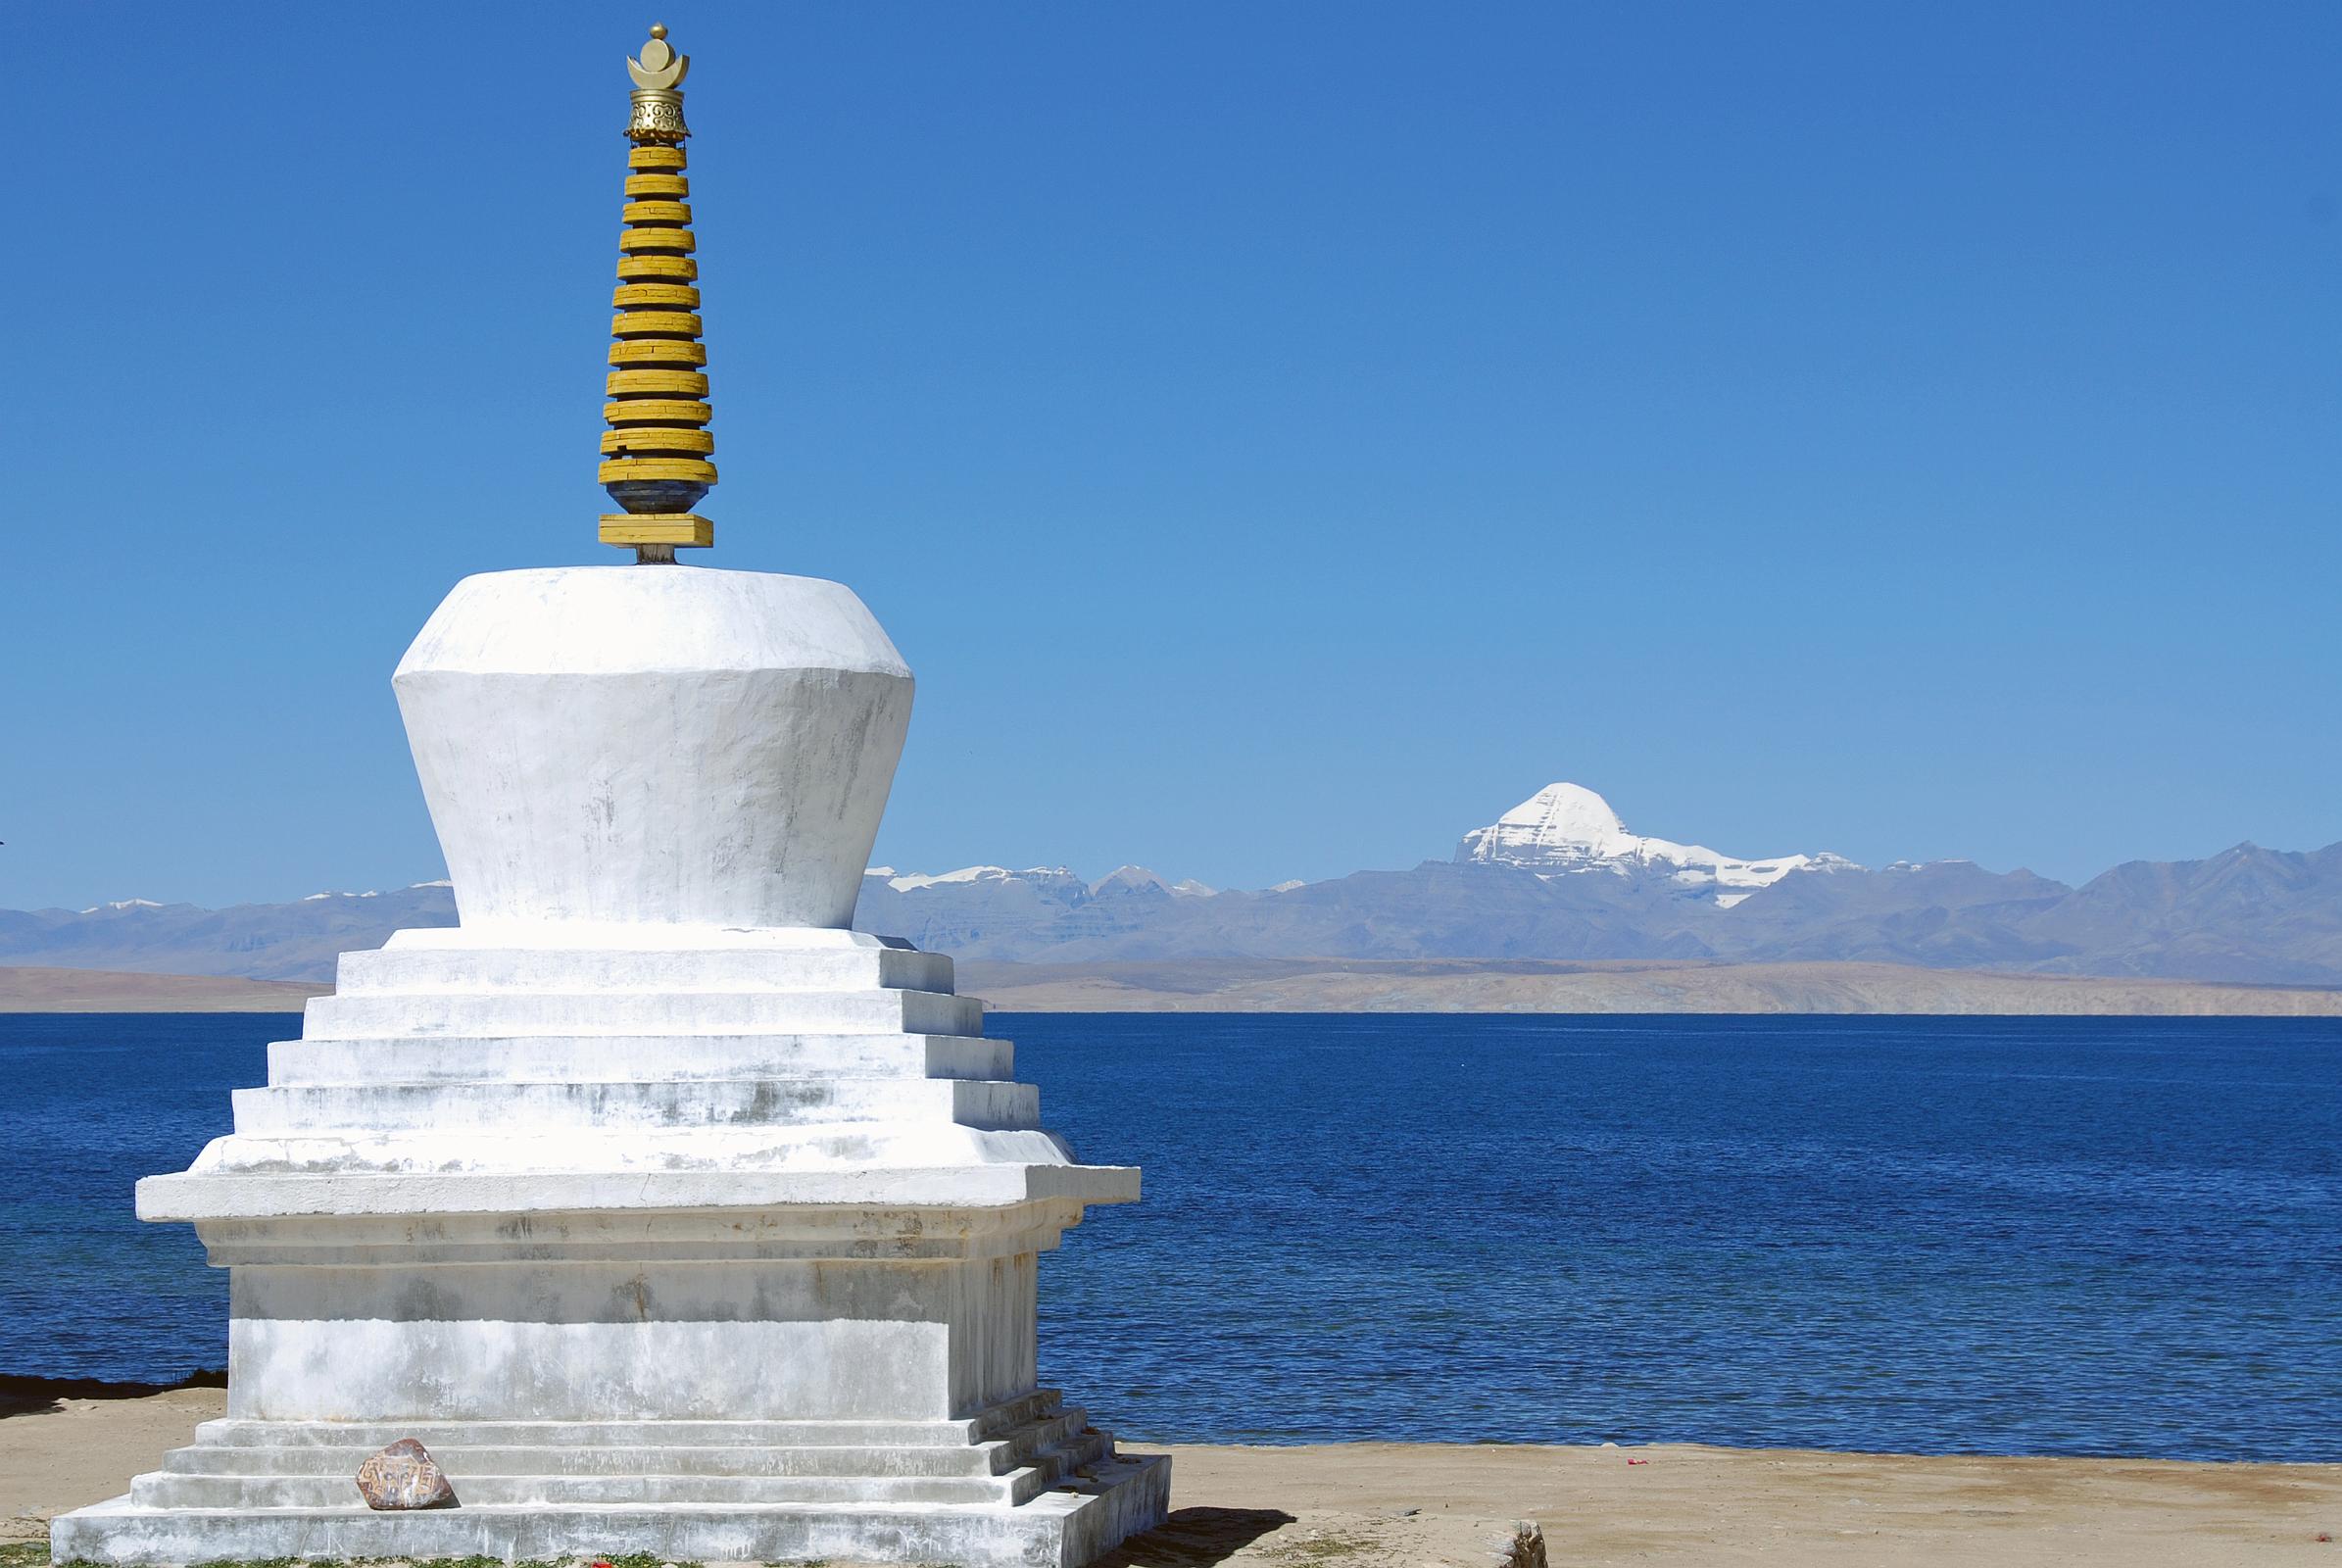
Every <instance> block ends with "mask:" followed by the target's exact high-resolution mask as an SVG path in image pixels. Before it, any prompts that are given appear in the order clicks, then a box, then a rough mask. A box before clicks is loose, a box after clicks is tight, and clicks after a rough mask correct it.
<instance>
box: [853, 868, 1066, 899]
mask: <svg viewBox="0 0 2342 1568" xmlns="http://www.w3.org/2000/svg"><path fill="white" fill-rule="evenodd" d="M862 874H863V875H865V876H883V877H885V878H886V884H887V886H888V887H891V888H893V889H894V890H895V891H896V892H898V893H915V892H917V891H918V890H919V889H920V888H935V887H951V886H955V885H958V884H961V883H976V882H1042V883H1051V884H1053V883H1058V882H1063V881H1066V880H1068V879H1071V880H1074V881H1079V880H1080V878H1078V877H1075V876H1074V874H1073V872H1072V871H1070V870H1068V869H1067V868H1066V867H1064V866H1062V865H1056V866H1050V865H1031V866H1027V867H1026V868H1025V869H1023V870H1022V871H1011V870H1009V869H1008V867H1006V866H1004V865H963V866H961V867H960V868H959V869H958V870H956V871H942V872H938V873H936V874H935V875H933V876H929V875H927V874H925V873H923V872H912V873H908V874H904V875H897V874H896V872H895V869H894V867H892V866H873V867H871V868H870V869H869V870H868V871H865V872H863V873H862Z"/></svg>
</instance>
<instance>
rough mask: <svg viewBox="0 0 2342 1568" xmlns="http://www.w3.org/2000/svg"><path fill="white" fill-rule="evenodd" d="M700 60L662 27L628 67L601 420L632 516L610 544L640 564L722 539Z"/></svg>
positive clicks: (607, 476) (613, 471) (611, 480)
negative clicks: (693, 137) (700, 222)
mask: <svg viewBox="0 0 2342 1568" xmlns="http://www.w3.org/2000/svg"><path fill="white" fill-rule="evenodd" d="M690 70H691V57H690V56H689V55H680V54H677V53H676V52H675V51H674V50H673V49H671V48H669V47H668V46H667V41H666V28H665V26H664V25H654V26H653V27H652V28H651V41H650V42H649V43H647V44H644V45H643V49H642V54H641V55H640V56H639V57H637V58H633V59H629V60H628V61H627V62H626V73H627V74H628V75H630V76H632V77H633V78H634V117H633V119H632V121H631V122H630V123H628V125H627V127H626V139H627V140H629V141H631V142H633V143H634V150H633V151H632V152H630V153H628V154H627V155H626V168H627V174H626V209H625V212H624V214H623V218H624V221H625V224H626V231H625V233H623V234H621V235H620V236H619V237H618V287H617V292H616V293H614V294H612V295H611V296H610V304H611V306H613V307H614V308H615V309H616V311H617V313H618V314H617V315H616V317H614V318H613V319H611V321H610V340H611V341H610V380H609V383H608V390H609V397H610V401H609V402H608V403H606V404H604V405H603V409H602V416H603V418H604V419H605V420H607V421H608V423H609V425H610V432H609V434H607V435H605V436H603V438H602V459H603V461H602V487H603V488H604V489H605V490H607V491H609V492H610V499H611V500H612V501H615V502H616V503H617V504H618V505H619V506H621V507H623V508H625V511H623V512H620V513H616V514H605V515H603V518H602V542H603V543H604V544H606V545H623V546H630V547H632V548H633V550H634V553H635V559H636V560H637V561H646V562H649V561H658V562H671V561H673V560H674V559H675V548H676V546H678V545H707V544H712V543H714V541H715V524H713V523H711V522H709V521H708V520H707V518H706V517H703V516H699V515H696V514H695V513H694V512H693V511H692V508H694V507H696V506H698V505H699V504H700V501H701V499H702V498H704V497H705V496H706V495H707V491H708V490H709V488H710V487H712V486H713V485H714V483H715V465H714V464H712V463H710V462H708V461H707V460H708V455H709V454H710V453H712V452H713V451H714V450H715V440H714V438H713V437H712V436H710V435H709V434H708V433H707V417H708V408H707V348H706V347H705V346H704V345H703V344H702V343H701V342H700V341H699V337H700V318H699V308H700V291H699V289H698V287H697V286H696V283H697V279H698V278H699V275H700V268H699V264H698V263H697V262H695V261H693V260H692V252H693V250H694V249H695V248H696V247H697V245H698V241H697V240H696V239H694V237H693V236H692V232H691V204H690V203H689V202H687V201H686V200H685V199H684V198H686V197H688V196H689V195H690V194H691V181H690V180H689V179H688V178H687V177H685V175H684V172H683V171H684V156H683V141H684V138H686V137H687V136H689V135H690V134H691V130H690V128H689V127H688V126H686V125H685V124H684V123H683V94H682V93H681V92H680V91H678V90H677V89H678V88H679V87H680V86H681V85H682V82H683V77H684V74H685V73H687V72H689V71H690Z"/></svg>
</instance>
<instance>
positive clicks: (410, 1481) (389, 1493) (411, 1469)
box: [358, 1438, 456, 1513]
mask: <svg viewBox="0 0 2342 1568" xmlns="http://www.w3.org/2000/svg"><path fill="white" fill-rule="evenodd" d="M358 1495H360V1496H362V1497H364V1498H366V1506H367V1507H369V1508H372V1509H374V1510H376V1511H377V1512H383V1513H390V1512H401V1511H404V1510H406V1509H410V1508H453V1507H454V1506H456V1489H455V1488H453V1487H451V1486H449V1485H448V1484H447V1472H446V1471H444V1470H442V1469H440V1468H439V1462H438V1461H437V1460H435V1459H433V1458H432V1457H431V1450H430V1449H428V1448H426V1447H424V1446H422V1445H421V1444H419V1443H417V1442H415V1440H414V1439H413V1438H401V1439H399V1441H398V1442H396V1443H394V1444H392V1445H391V1446H389V1447H387V1448H384V1449H383V1450H382V1451H381V1452H380V1453H377V1454H375V1455H374V1456H373V1457H372V1458H370V1459H368V1460H366V1463H364V1464H362V1465H360V1466H359V1467H358Z"/></svg>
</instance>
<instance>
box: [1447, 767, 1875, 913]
mask: <svg viewBox="0 0 2342 1568" xmlns="http://www.w3.org/2000/svg"><path fill="white" fill-rule="evenodd" d="M1455 858H1457V859H1458V860H1463V861H1480V862H1483V863H1488V864H1497V865H1517V866H1521V867H1523V868H1525V869H1527V870H1531V871H1535V872H1537V874H1538V875H1539V876H1566V875H1570V874H1572V873H1576V872H1586V871H1606V872H1609V873H1611V874H1612V875H1614V876H1637V875H1642V876H1656V877H1664V878H1666V879H1668V880H1669V881H1672V882H1674V883H1677V884H1678V885H1680V886H1682V887H1683V888H1684V889H1685V890H1686V891H1692V892H1698V893H1701V894H1704V895H1712V896H1713V897H1714V899H1715V901H1716V903H1717V904H1718V905H1719V906H1720V907H1724V908H1728V909H1729V908H1731V907H1732V906H1733V905H1735V904H1737V903H1739V902H1740V901H1741V900H1742V899H1745V898H1746V897H1748V895H1749V894H1751V893H1753V892H1755V891H1756V890H1757V889H1758V888H1762V887H1770V886H1772V885H1773V884H1774V883H1776V882H1778V881H1780V880H1781V878H1782V877H1784V876H1787V875H1788V874H1789V873H1790V872H1791V871H1797V870H1815V871H1836V870H1845V869H1850V868H1853V865H1854V862H1853V861H1851V860H1848V859H1846V858H1843V857H1841V856H1835V855H1829V854H1820V855H1782V856H1776V857H1773V858H1769V859H1747V858H1741V857H1737V856H1731V855H1723V854H1720V853H1718V852H1717V851H1715V850H1711V849H1709V848H1707V847H1706V846H1705V845H1700V844H1678V843H1675V842H1674V841H1673V840H1670V839H1655V838H1645V837H1643V836H1641V835H1640V834H1635V833H1630V832H1628V831H1627V825H1626V823H1624V822H1623V821H1621V820H1620V819H1619V814H1618V813H1617V812H1616V811H1614V810H1612V809H1610V803H1609V802H1608V801H1605V800H1603V799H1602V797H1601V796H1599V795H1596V794H1595V793H1594V792H1593V791H1592V790H1589V789H1587V788H1586V787H1585V786H1584V785H1582V784H1568V783H1562V784H1548V785H1546V786H1545V787H1544V788H1543V789H1541V790H1539V791H1537V793H1536V794H1535V795H1532V796H1531V797H1530V798H1529V799H1528V800H1526V801H1523V802H1522V803H1521V804H1520V805H1518V806H1516V807H1514V808H1513V809H1511V810H1509V811H1507V812H1505V813H1504V814H1503V815H1502V816H1500V817H1498V818H1497V819H1496V820H1495V821H1493V822H1491V823H1489V824H1488V826H1487V827H1482V828H1474V829H1473V830H1472V831H1471V832H1469V833H1467V834H1465V835H1464V841H1463V843H1461V844H1459V845H1457V846H1456V852H1455Z"/></svg>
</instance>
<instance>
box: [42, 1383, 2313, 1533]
mask: <svg viewBox="0 0 2342 1568" xmlns="http://www.w3.org/2000/svg"><path fill="white" fill-rule="evenodd" d="M224 1399H225V1396H224V1395H223V1394H222V1392H221V1391H220V1390H218V1389H184V1390H179V1391H175V1392H173V1393H170V1394H160V1395H154V1396H151V1397H146V1398H135V1399H70V1398H69V1399H60V1400H56V1401H53V1402H50V1403H46V1404H36V1405H33V1406H31V1407H29V1408H24V1409H21V1410H20V1411H18V1412H17V1413H14V1414H9V1415H6V1416H4V1417H0V1539H5V1540H9V1541H19V1542H29V1541H34V1540H39V1539H42V1538H43V1537H45V1535H46V1527H47V1521H48V1518H49V1516H50V1515H51V1514H53V1513H56V1512H59V1511H61V1510H63V1509H67V1508H73V1507H78V1506H79V1505H81V1504H82V1503H86V1502H95V1501H97V1500H99V1499H101V1498H104V1497H111V1496H115V1495H120V1494H121V1493H122V1491H124V1490H125V1489H126V1487H127V1485H128V1482H129V1478H130V1477H131V1476H132V1475H134V1474H136V1473H137V1472H138V1471H141V1470H148V1469H152V1468H153V1467H154V1466H155V1464H156V1463H157V1462H158V1461H159V1460H160V1459H161V1457H162V1455H163V1452H164V1450H165V1449H167V1448H171V1447H175V1446H179V1445H181V1444H183V1443H185V1442H186V1441H187V1440H188V1438H189V1436H190V1435H191V1434H192V1432H193V1431H194V1428H195V1424H196V1423H197V1422H198V1421H201V1420H203V1419H205V1418H206V1417H209V1416H214V1415H218V1414H219V1413H220V1410H221V1408H222V1405H223V1402H224ZM1128 1446H1130V1447H1132V1448H1134V1449H1141V1450H1144V1451H1149V1452H1167V1453H1170V1454H1172V1455H1174V1457H1175V1467H1174V1469H1173V1472H1172V1476H1173V1481H1172V1496H1171V1501H1172V1507H1173V1510H1174V1512H1173V1516H1172V1519H1171V1522H1170V1523H1169V1524H1168V1525H1166V1526H1165V1527H1164V1528H1163V1529H1161V1530H1157V1531H1155V1532H1153V1533H1151V1534H1150V1535H1147V1536H1145V1537H1142V1538H1140V1539H1139V1540H1137V1541H1135V1542H1132V1543H1130V1544H1128V1545H1126V1546H1125V1547H1124V1548H1123V1549H1122V1550H1121V1551H1119V1552H1117V1553H1116V1554H1115V1555H1114V1556H1113V1557H1111V1558H1109V1559H1108V1561H1107V1565H1106V1568H1211V1565H1215V1564H1220V1563H1228V1564H1232V1565H1234V1568H1439V1565H1449V1568H1488V1565H1489V1564H1491V1563H1492V1562H1493V1560H1494V1558H1495V1557H1496V1555H1497V1554H1498V1552H1499V1551H1500V1550H1501V1548H1502V1546H1503V1544H1504V1543H1505V1542H1506V1541H1507V1540H1508V1539H1509V1538H1510V1536H1511V1534H1512V1525H1513V1521H1515V1520H1520V1519H1534V1520H1536V1521H1537V1522H1538V1523H1539V1524H1540V1525H1541V1526H1542V1527H1543V1529H1544V1533H1545V1541H1546V1547H1547V1551H1548V1553H1549V1555H1550V1559H1551V1562H1552V1564H1553V1565H1554V1568H1565V1565H1580V1564H1583V1565H1587V1568H1593V1565H1602V1564H1625V1563H1635V1564H1682V1565H1690V1564H1736V1563H1756V1562H1763V1563H1791V1564H1799V1565H1805V1564H1811V1565H1814V1568H1840V1565H1843V1568H1853V1565H1856V1564H1862V1565H1872V1564H1886V1565H1898V1564H1911V1563H1927V1564H1947V1565H1948V1564H1966V1565H1976V1568H2100V1565H2103V1568H2118V1565H2120V1568H2198V1565H2201V1568H2231V1565H2253V1568H2258V1565H2261V1564H2268V1565H2269V1568H2286V1565H2290V1564H2297V1563H2298V1564H2317V1565H2330V1568H2342V1543H2337V1542H2331V1541H2320V1540H2319V1539H2318V1538H2319V1537H2320V1536H2321V1535H2324V1536H2342V1465H2257V1464H2251V1465H2248V1464H2178V1463H2168V1462H2163V1461H2148V1460H2131V1459H2000V1458H1915V1457H1909V1456H1904V1455H1896V1454H1859V1453H1817V1452H1804V1451H1795V1450H1784V1449H1755V1448H1749V1449H1742V1448H1702V1447H1692V1446H1676V1445H1661V1446H1651V1447H1639V1448H1586V1447H1498V1446H1453V1445H1433V1444H1391V1443H1358V1444H1333V1445H1324V1446H1314V1447H1299V1448H1224V1447H1161V1446H1151V1445H1144V1444H1132V1445H1128Z"/></svg>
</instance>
